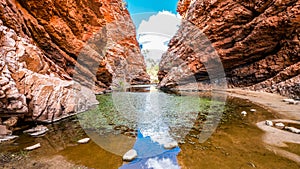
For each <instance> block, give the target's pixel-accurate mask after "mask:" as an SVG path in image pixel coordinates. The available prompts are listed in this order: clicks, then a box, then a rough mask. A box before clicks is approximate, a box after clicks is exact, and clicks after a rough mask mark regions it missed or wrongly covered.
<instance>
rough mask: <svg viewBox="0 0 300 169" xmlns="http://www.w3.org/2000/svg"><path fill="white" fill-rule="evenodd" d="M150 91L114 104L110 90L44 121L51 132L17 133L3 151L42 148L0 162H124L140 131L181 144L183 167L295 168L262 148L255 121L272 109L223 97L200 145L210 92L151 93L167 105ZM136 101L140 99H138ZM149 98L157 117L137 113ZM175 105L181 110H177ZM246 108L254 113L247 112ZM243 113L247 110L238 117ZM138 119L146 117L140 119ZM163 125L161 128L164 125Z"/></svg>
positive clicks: (103, 168)
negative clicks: (69, 113)
mask: <svg viewBox="0 0 300 169" xmlns="http://www.w3.org/2000/svg"><path fill="white" fill-rule="evenodd" d="M149 91H150V89H149V88H147V87H145V88H142V89H141V88H137V89H134V88H132V89H130V92H123V94H128V95H129V96H130V97H129V98H128V95H126V98H127V102H126V103H122V102H119V103H118V104H117V105H116V103H115V102H116V101H122V96H123V95H122V94H121V95H115V96H118V98H121V100H118V99H115V98H114V96H113V94H106V95H98V96H97V99H98V100H99V102H100V104H99V106H98V107H97V108H96V109H94V110H90V111H88V112H85V113H82V114H80V115H78V116H77V117H71V118H68V119H65V120H63V121H60V122H58V123H54V124H50V125H48V126H47V127H48V128H49V130H50V131H49V132H48V133H47V134H46V135H44V136H42V137H37V138H33V137H30V136H28V135H26V134H21V133H20V137H19V138H18V139H17V140H16V141H15V142H14V143H7V144H1V145H0V150H1V154H2V155H3V154H12V153H16V152H18V153H20V152H21V154H22V151H20V150H22V149H23V148H25V147H26V146H30V145H33V144H35V143H41V148H39V149H36V150H34V151H31V152H27V153H26V156H24V158H22V160H18V161H14V160H11V161H9V160H8V161H6V162H5V161H3V160H2V161H1V162H0V165H4V166H5V165H6V166H8V168H9V167H10V168H12V167H16V166H15V165H22V164H24V165H25V164H27V163H29V162H30V161H43V160H44V159H45V158H46V159H51V158H54V157H55V156H57V155H59V156H63V158H64V159H65V160H66V161H67V162H69V163H72V164H76V165H80V166H86V167H88V168H99V169H110V168H119V167H121V166H122V165H123V161H122V155H123V154H124V153H125V152H126V151H128V150H129V149H131V148H133V147H134V146H135V145H136V144H137V137H138V131H140V130H141V131H142V132H143V134H145V137H146V136H149V137H154V136H153V135H151V132H157V133H159V132H162V133H163V135H161V137H163V138H164V139H160V138H161V137H159V138H154V140H156V141H158V142H160V141H161V142H163V141H164V140H165V139H168V138H173V139H174V140H176V141H177V142H178V143H179V147H178V148H180V152H179V151H178V152H179V154H178V156H177V159H176V160H177V163H178V165H179V166H180V168H183V169H185V168H191V169H193V168H195V169H199V168H210V169H211V168H228V169H231V168H254V167H255V168H287V167H288V168H299V166H298V165H297V164H296V163H294V162H292V161H290V160H288V159H286V158H283V157H280V156H277V155H276V154H274V153H273V152H271V151H269V150H267V149H266V148H265V145H264V143H263V142H262V135H263V132H262V131H261V130H260V129H258V128H257V127H256V125H255V124H256V123H257V122H259V121H263V120H266V119H275V118H277V117H276V115H274V114H273V113H271V112H268V111H267V110H265V109H263V108H261V107H258V106H256V105H254V104H252V103H250V102H248V101H245V100H240V99H236V98H228V99H227V102H226V105H225V110H224V113H223V114H222V117H221V120H220V123H219V125H218V127H217V129H216V130H215V131H214V132H213V134H212V136H211V137H210V138H208V140H206V141H205V142H204V143H199V141H198V140H199V138H198V137H199V134H200V133H201V131H202V130H203V124H204V122H205V121H206V119H207V118H208V117H207V114H208V109H209V105H210V104H211V100H210V96H209V93H201V92H200V93H199V92H198V93H196V92H193V93H185V94H184V95H185V96H177V95H174V94H173V95H170V94H165V93H164V94H161V93H160V92H158V91H154V94H155V95H154V96H155V97H154V98H160V99H162V100H163V101H166V103H162V102H156V103H155V104H154V102H155V100H151V99H150V100H149V99H148V100H147V95H148V94H149ZM195 96H197V97H195ZM199 96H201V97H199ZM139 100H142V101H143V103H140V102H138V101H139ZM123 101H124V100H123ZM149 101H150V102H152V103H153V104H154V106H157V105H159V106H158V108H159V109H160V110H159V111H160V113H159V115H160V118H155V117H154V116H151V114H150V115H149V112H148V114H141V112H143V111H139V110H142V108H143V106H145V105H144V103H145V102H149ZM128 102H129V103H130V104H131V106H132V105H135V107H134V111H135V112H134V111H132V112H131V111H130V110H128V112H126V113H127V114H125V115H124V113H122V112H119V111H118V110H120V109H125V110H126V107H128V108H131V109H132V107H130V104H128ZM196 103H197V105H196ZM120 104H123V105H120ZM118 106H119V107H118ZM148 106H151V105H148ZM124 107H125V108H124ZM178 109H180V111H177V110H178ZM250 109H256V110H257V111H256V112H253V113H250ZM143 110H144V109H143ZM242 111H247V112H249V113H248V114H247V116H243V115H241V112H242ZM138 113H140V114H138ZM187 114H188V115H187ZM154 115H155V116H157V115H158V114H154ZM140 117H143V118H144V119H146V120H145V121H141V120H140ZM151 118H154V119H153V120H151ZM159 119H162V121H159ZM151 123H153V124H154V125H151ZM187 123H189V124H187ZM158 124H160V125H161V127H160V128H155V129H152V128H151V127H153V126H155V125H158ZM164 124H166V126H163V125H164ZM147 126H150V127H147ZM164 127H167V128H168V129H167V130H168V134H169V135H168V137H164V136H165V134H166V133H164V132H165V130H163V131H161V129H165V128H164ZM85 137H90V138H91V141H90V142H89V143H87V144H82V145H81V144H77V140H79V139H82V138H85ZM148 141H149V140H148ZM159 146H161V145H159ZM289 146H291V148H292V149H293V147H294V148H295V147H296V148H295V152H296V153H299V151H298V149H299V146H298V145H293V144H289ZM178 152H177V153H178ZM3 157H4V156H3ZM145 157H146V156H145ZM149 157H153V156H151V155H150V156H149ZM154 157H155V156H154ZM147 158H148V157H147ZM141 159H142V158H141ZM48 162H49V161H48ZM45 163H47V160H46V161H45ZM58 163H59V162H58ZM32 165H34V164H32ZM124 165H126V164H124ZM26 166H28V165H26ZM39 168H43V167H39ZM44 168H47V167H44ZM70 168H74V166H72V167H70Z"/></svg>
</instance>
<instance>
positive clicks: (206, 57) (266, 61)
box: [158, 0, 300, 99]
mask: <svg viewBox="0 0 300 169" xmlns="http://www.w3.org/2000/svg"><path fill="white" fill-rule="evenodd" d="M177 11H178V12H179V13H180V14H181V15H182V16H183V19H184V21H183V23H182V25H181V27H180V29H179V31H178V32H177V34H176V35H175V37H173V39H172V40H171V41H170V43H169V49H168V51H167V53H166V54H165V55H164V56H163V58H162V62H161V64H160V71H159V74H158V75H159V79H160V87H166V88H173V87H174V86H176V85H177V83H178V82H180V81H185V79H189V78H190V77H193V78H195V79H196V80H197V81H198V82H199V81H200V82H203V83H204V84H206V83H208V81H209V80H210V78H211V77H209V74H208V70H210V69H212V70H216V69H222V68H224V71H225V74H226V78H227V82H228V84H229V87H245V88H248V89H252V90H260V91H267V92H272V93H279V94H281V95H284V96H288V97H293V98H298V99H299V97H300V93H299V92H300V88H299V87H300V43H299V39H300V2H299V1H297V0H286V1H280V0H270V1H261V0H255V1H242V0H238V1H232V0H224V1H210V0H195V1H190V0H180V1H179V3H178V8H177ZM199 32H200V34H201V33H202V34H201V35H198V36H196V35H197V33H198V34H199ZM195 42H196V43H195ZM214 52H217V54H218V56H219V58H220V60H221V62H222V64H223V67H219V68H218V67H214V63H209V61H210V60H211V58H212V57H214V54H213V53H214Z"/></svg>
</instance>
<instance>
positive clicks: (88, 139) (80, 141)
mask: <svg viewBox="0 0 300 169" xmlns="http://www.w3.org/2000/svg"><path fill="white" fill-rule="evenodd" d="M89 141H90V138H84V139H81V140H78V141H77V143H79V144H85V143H88V142H89Z"/></svg>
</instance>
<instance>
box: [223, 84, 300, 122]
mask: <svg viewBox="0 0 300 169" xmlns="http://www.w3.org/2000/svg"><path fill="white" fill-rule="evenodd" d="M222 92H224V91H222ZM227 94H228V96H232V97H237V98H241V99H247V100H249V101H251V102H253V103H255V104H257V105H259V106H261V107H263V108H265V109H267V110H270V111H273V112H276V113H277V114H279V115H280V118H287V119H291V120H300V104H298V105H294V104H288V103H286V102H283V101H282V99H285V98H286V97H283V96H280V95H278V94H272V93H265V92H256V91H247V90H242V89H228V90H227Z"/></svg>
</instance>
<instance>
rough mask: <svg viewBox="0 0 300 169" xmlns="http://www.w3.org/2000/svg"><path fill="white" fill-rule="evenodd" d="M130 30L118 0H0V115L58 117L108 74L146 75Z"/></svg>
mask: <svg viewBox="0 0 300 169" xmlns="http://www.w3.org/2000/svg"><path fill="white" fill-rule="evenodd" d="M135 37H136V35H135V28H134V25H133V23H132V21H131V18H130V16H129V13H128V11H127V10H126V8H125V5H124V4H123V3H122V1H121V0H105V1H98V0H79V1H75V0H68V1H60V0H45V1H36V0H22V1H21V0H20V1H10V0H8V1H1V2H0V40H1V44H0V49H1V50H0V54H1V55H0V56H1V58H0V59H1V60H0V61H1V65H0V66H1V70H0V86H1V90H0V97H1V98H0V117H9V116H12V115H16V116H21V117H24V116H25V117H33V118H34V119H38V120H41V121H52V120H57V119H60V118H62V117H65V116H68V115H70V114H73V113H76V112H79V111H84V110H86V109H88V108H89V107H90V106H91V105H93V104H96V103H97V101H96V99H95V96H94V94H93V92H99V91H103V90H105V89H107V88H109V87H110V86H111V85H112V83H113V82H116V83H118V82H119V81H120V80H122V81H124V80H125V81H126V82H127V83H129V84H143V83H149V76H148V75H147V73H146V67H145V63H144V60H143V57H142V55H141V51H140V49H139V46H138V43H137V41H136V38H135ZM74 81H75V82H74Z"/></svg>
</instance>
